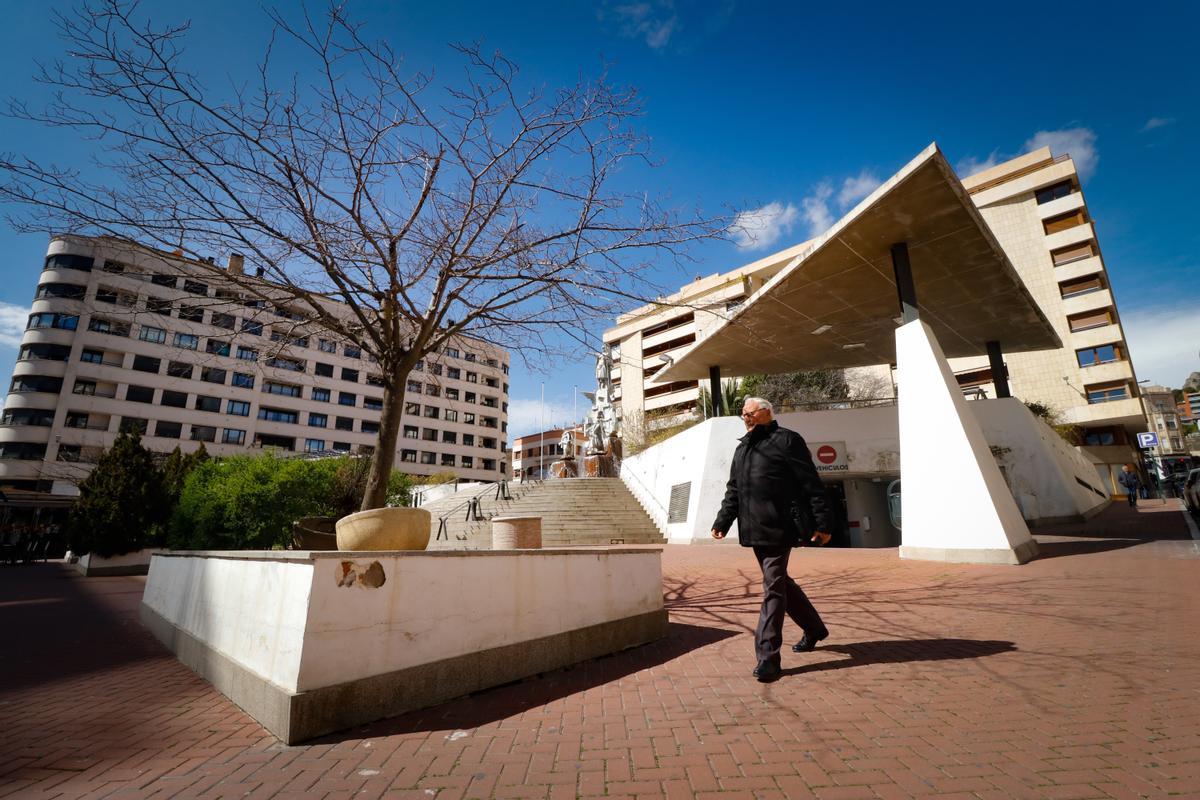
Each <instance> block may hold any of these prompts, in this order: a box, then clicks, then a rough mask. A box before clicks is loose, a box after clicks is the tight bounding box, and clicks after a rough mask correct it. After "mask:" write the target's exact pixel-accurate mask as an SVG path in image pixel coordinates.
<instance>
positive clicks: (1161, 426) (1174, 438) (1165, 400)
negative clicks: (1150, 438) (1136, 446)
mask: <svg viewBox="0 0 1200 800" xmlns="http://www.w3.org/2000/svg"><path fill="white" fill-rule="evenodd" d="M1142 399H1143V400H1144V401H1145V404H1146V419H1147V420H1148V421H1149V423H1150V426H1149V428H1148V429H1147V430H1149V431H1151V432H1152V433H1157V434H1158V447H1156V448H1154V449H1153V450H1152V451H1150V453H1149V454H1151V455H1156V456H1167V455H1176V454H1179V453H1186V452H1187V447H1186V446H1185V444H1184V441H1183V424H1182V423H1181V422H1180V419H1179V407H1178V404H1177V403H1176V402H1175V394H1174V392H1172V391H1171V390H1170V389H1168V388H1167V387H1165V386H1155V385H1153V384H1152V385H1150V386H1143V387H1142Z"/></svg>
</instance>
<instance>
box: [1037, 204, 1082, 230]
mask: <svg viewBox="0 0 1200 800" xmlns="http://www.w3.org/2000/svg"><path fill="white" fill-rule="evenodd" d="M1087 221H1088V218H1087V212H1086V211H1084V210H1083V209H1082V208H1080V209H1076V210H1075V211H1068V212H1067V213H1066V214H1059V215H1058V216H1054V217H1050V218H1048V219H1045V220H1042V227H1043V228H1044V229H1045V231H1046V235H1047V236H1049V235H1050V234H1052V233H1058V232H1059V231H1065V230H1070V229H1071V228H1074V227H1076V226H1077V225H1083V224H1084V223H1086V222H1087Z"/></svg>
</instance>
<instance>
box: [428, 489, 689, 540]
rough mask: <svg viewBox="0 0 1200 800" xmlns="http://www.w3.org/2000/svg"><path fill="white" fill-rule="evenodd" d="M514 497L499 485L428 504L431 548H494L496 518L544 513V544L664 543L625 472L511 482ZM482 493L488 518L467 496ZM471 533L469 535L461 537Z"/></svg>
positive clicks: (537, 515)
mask: <svg viewBox="0 0 1200 800" xmlns="http://www.w3.org/2000/svg"><path fill="white" fill-rule="evenodd" d="M509 493H510V494H511V495H512V499H511V500H505V499H500V500H497V499H496V489H495V488H494V487H491V488H489V489H487V490H485V491H483V492H482V493H480V492H478V491H473V492H471V493H469V494H468V493H463V492H460V493H457V494H453V495H450V496H448V497H443V498H440V499H438V500H434V501H432V502H430V503H427V504H426V505H423V506H422V508H424V509H425V510H426V511H428V512H429V513H430V514H431V515H432V516H433V536H432V537H431V538H430V540H429V548H428V549H430V550H490V549H491V547H492V525H491V518H492V517H497V516H522V517H525V516H532V517H541V518H542V547H545V548H550V547H570V546H579V545H610V544H663V543H664V542H665V541H666V540H665V539H664V538H663V535H662V533H661V532H660V531H659V530H658V528H657V527H655V525H654V522H653V520H651V519H650V516H649V515H648V514H646V512H645V511H644V510H643V509H642V506H641V504H640V503H639V502H638V501H637V499H636V498H634V496H633V495H632V494H631V493H630V491H629V489H627V488H626V486H625V484H624V483H623V482H622V481H621V479H620V478H561V479H555V480H549V481H544V482H538V483H515V484H510V486H509ZM472 496H477V497H479V506H480V512H481V514H482V516H483V517H484V519H483V520H467V519H466V516H467V507H466V502H467V501H468V499H469V498H471V497H472ZM446 514H449V516H448V517H447V518H446V532H447V534H448V535H449V540H448V541H447V540H446V539H445V538H443V539H437V535H438V519H439V518H440V517H441V516H443V515H446ZM460 537H465V538H460Z"/></svg>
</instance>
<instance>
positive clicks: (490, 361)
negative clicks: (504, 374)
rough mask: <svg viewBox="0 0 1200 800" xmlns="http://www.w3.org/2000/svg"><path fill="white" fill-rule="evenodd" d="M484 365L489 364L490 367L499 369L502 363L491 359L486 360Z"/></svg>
mask: <svg viewBox="0 0 1200 800" xmlns="http://www.w3.org/2000/svg"><path fill="white" fill-rule="evenodd" d="M484 363H485V364H487V365H488V366H489V367H498V366H500V362H499V361H497V360H496V359H494V358H489V359H487V360H486V361H485V362H484Z"/></svg>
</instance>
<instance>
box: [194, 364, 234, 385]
mask: <svg viewBox="0 0 1200 800" xmlns="http://www.w3.org/2000/svg"><path fill="white" fill-rule="evenodd" d="M227 374H228V373H227V372H226V371H225V370H223V369H218V368H217V367H204V368H203V369H201V370H200V380H202V381H204V382H205V383H219V384H221V385H222V386H224V385H225V376H226V375H227Z"/></svg>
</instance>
